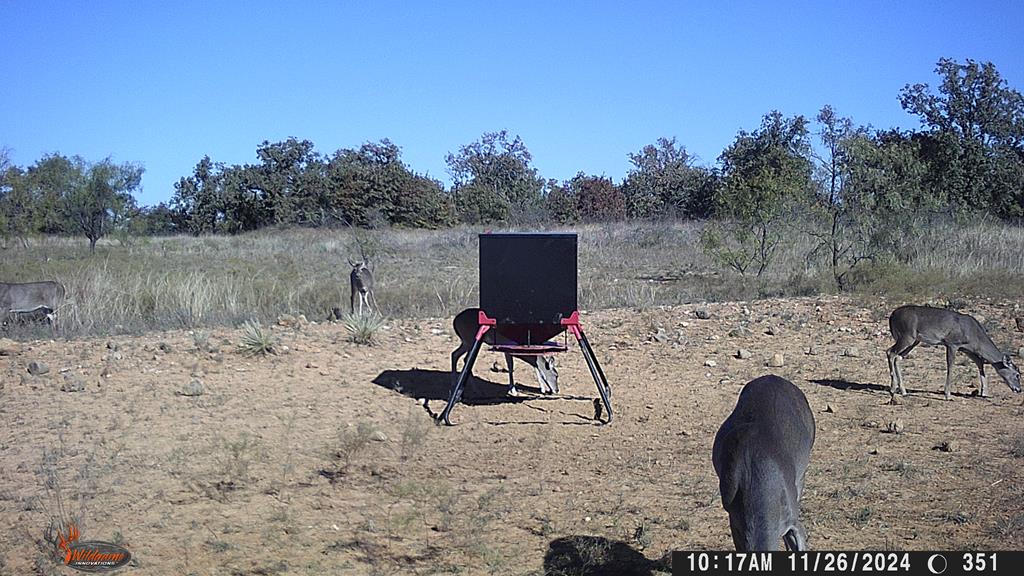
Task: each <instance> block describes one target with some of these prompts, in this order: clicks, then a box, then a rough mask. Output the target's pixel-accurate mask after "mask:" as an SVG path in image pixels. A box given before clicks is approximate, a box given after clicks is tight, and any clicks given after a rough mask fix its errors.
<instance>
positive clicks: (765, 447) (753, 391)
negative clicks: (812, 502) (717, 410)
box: [711, 375, 814, 552]
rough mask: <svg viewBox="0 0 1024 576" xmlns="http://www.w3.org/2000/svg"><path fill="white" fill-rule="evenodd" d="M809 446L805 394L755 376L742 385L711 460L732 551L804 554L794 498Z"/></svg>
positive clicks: (789, 385) (811, 427)
mask: <svg viewBox="0 0 1024 576" xmlns="http://www.w3.org/2000/svg"><path fill="white" fill-rule="evenodd" d="M813 444H814V415H813V414H812V413H811V407H810V406H809V405H808V403H807V397H806V396H804V393H803V392H801V391H800V389H799V388H797V387H796V386H794V385H793V384H792V383H791V382H789V381H788V380H785V379H783V378H780V377H778V376H774V375H768V376H761V377H760V378H757V379H755V380H752V381H750V382H748V383H747V385H746V386H744V387H743V391H742V392H741V393H740V398H739V400H738V401H737V402H736V408H735V409H734V410H733V411H732V414H730V415H729V417H728V418H726V419H725V422H723V423H722V427H721V428H719V429H718V433H717V434H716V435H715V444H714V448H713V449H712V452H711V461H712V463H713V464H714V467H715V473H716V474H718V489H719V492H720V493H721V495H722V507H723V508H725V510H726V511H727V512H728V513H729V528H730V529H731V531H732V541H733V544H735V546H736V550H738V551H741V552H746V551H770V550H777V549H778V547H779V540H780V539H782V540H783V541H784V542H785V544H786V548H788V549H789V550H792V551H800V550H806V549H807V532H806V530H804V527H803V525H802V524H801V523H800V495H801V494H802V492H803V485H804V473H805V472H806V471H807V464H808V463H809V462H810V458H811V446H812V445H813Z"/></svg>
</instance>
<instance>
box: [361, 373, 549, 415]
mask: <svg viewBox="0 0 1024 576" xmlns="http://www.w3.org/2000/svg"><path fill="white" fill-rule="evenodd" d="M373 383H374V384H376V385H377V386H380V387H381V388H386V389H388V390H391V391H393V392H398V393H399V394H402V395H403V396H408V397H409V398H415V399H417V400H448V396H449V395H450V394H451V391H452V385H453V384H454V378H453V376H452V373H451V372H446V371H442V370H420V369H418V368H414V369H412V370H385V371H383V372H381V373H380V374H378V375H377V377H376V378H374V379H373ZM516 388H517V389H521V390H524V391H527V392H535V393H538V394H539V393H540V388H538V387H531V386H524V385H523V384H521V383H519V382H516ZM507 391H508V385H506V384H496V383H494V382H488V381H487V380H483V379H482V378H478V377H476V376H470V377H469V379H468V380H467V381H466V384H465V387H464V388H463V391H462V401H461V403H462V404H465V405H467V406H488V405H494V404H517V403H520V402H523V401H525V400H530V399H531V398H530V397H529V396H509V395H508V394H506V392H507Z"/></svg>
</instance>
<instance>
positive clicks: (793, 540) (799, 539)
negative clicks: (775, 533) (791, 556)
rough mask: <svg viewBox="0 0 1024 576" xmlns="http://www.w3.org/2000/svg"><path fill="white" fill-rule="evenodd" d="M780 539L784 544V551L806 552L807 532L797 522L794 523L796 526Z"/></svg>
mask: <svg viewBox="0 0 1024 576" xmlns="http://www.w3.org/2000/svg"><path fill="white" fill-rule="evenodd" d="M782 539H783V541H785V543H786V549H787V550H789V551H791V552H800V551H803V550H807V530H805V529H804V525H803V524H801V523H800V521H799V520H797V521H796V524H795V525H794V526H793V527H792V528H790V529H789V531H788V532H786V533H785V534H783V535H782Z"/></svg>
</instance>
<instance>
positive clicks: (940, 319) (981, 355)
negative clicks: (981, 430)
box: [885, 306, 1020, 400]
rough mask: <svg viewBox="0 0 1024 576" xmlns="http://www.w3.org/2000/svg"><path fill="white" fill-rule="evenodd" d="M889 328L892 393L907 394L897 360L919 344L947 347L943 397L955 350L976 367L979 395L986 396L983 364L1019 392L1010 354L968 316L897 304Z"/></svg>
mask: <svg viewBox="0 0 1024 576" xmlns="http://www.w3.org/2000/svg"><path fill="white" fill-rule="evenodd" d="M889 330H890V331H892V337H893V338H894V339H895V340H896V343H895V344H893V345H892V347H891V348H889V349H888V350H886V352H885V355H886V357H887V358H888V360H889V378H890V380H891V384H890V387H889V392H890V393H891V394H893V395H895V394H896V392H897V390H899V393H900V394H901V395H903V396H906V394H907V390H906V388H904V387H903V372H902V371H901V370H900V366H899V360H901V359H902V358H906V356H907V354H910V351H911V350H913V349H914V348H915V347H916V346H917V345H918V344H921V343H924V344H928V345H930V346H945V347H946V388H945V391H946V400H949V399H950V393H951V392H952V378H953V357H954V356H956V353H957V351H958V350H959V351H961V352H963V353H964V354H966V355H967V357H968V358H970V359H971V360H974V363H975V364H976V365H977V366H978V377H979V378H980V379H981V395H982V397H984V396H988V378H986V377H985V364H991V365H992V367H993V368H995V369H996V373H997V374H999V375H1000V376H1001V377H1002V378H1003V380H1004V381H1005V382H1006V385H1007V386H1009V387H1010V390H1013V391H1014V392H1020V370H1018V369H1017V367H1016V366H1014V364H1013V361H1012V360H1010V356H1009V354H1003V353H1002V352H1000V351H999V348H996V345H995V344H993V343H992V339H991V338H989V336H988V334H986V333H985V329H984V328H982V327H981V324H980V323H978V321H977V320H975V319H974V318H973V317H971V316H968V315H966V314H960V313H959V312H954V311H952V310H946V309H943V308H931V307H928V306H900V307H899V308H897V309H895V310H893V311H892V314H890V315H889Z"/></svg>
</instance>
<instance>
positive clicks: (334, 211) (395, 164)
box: [323, 139, 453, 228]
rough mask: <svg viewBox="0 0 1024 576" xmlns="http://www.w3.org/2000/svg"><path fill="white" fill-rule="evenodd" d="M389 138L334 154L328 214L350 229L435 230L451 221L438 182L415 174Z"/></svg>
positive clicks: (330, 166) (448, 205)
mask: <svg viewBox="0 0 1024 576" xmlns="http://www.w3.org/2000/svg"><path fill="white" fill-rule="evenodd" d="M401 156H402V151H401V148H399V147H398V146H397V145H395V144H394V143H392V142H391V141H390V140H388V139H384V140H381V141H380V142H367V143H365V144H363V145H362V146H360V147H359V148H358V149H355V150H351V149H343V150H339V151H337V152H335V153H334V154H333V155H332V156H331V159H330V161H329V162H328V164H327V169H326V179H327V182H328V184H327V190H328V192H327V195H326V197H325V204H324V208H323V210H324V212H325V213H326V214H330V215H333V216H334V217H335V218H337V219H339V220H342V221H344V222H347V223H350V224H356V225H360V226H378V225H384V224H397V225H400V226H414V227H426V228H433V227H437V226H445V225H448V224H450V223H451V222H452V218H453V215H452V206H451V203H450V202H449V200H448V198H447V197H446V195H445V194H444V188H443V187H442V186H441V184H440V183H439V182H437V181H436V180H432V179H430V178H427V177H425V176H420V175H418V174H415V173H414V172H412V171H411V170H410V169H409V167H408V166H406V165H405V163H404V162H402V157H401Z"/></svg>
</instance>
